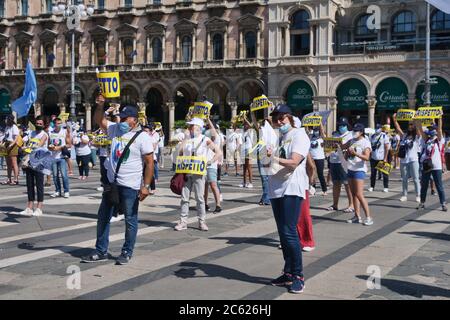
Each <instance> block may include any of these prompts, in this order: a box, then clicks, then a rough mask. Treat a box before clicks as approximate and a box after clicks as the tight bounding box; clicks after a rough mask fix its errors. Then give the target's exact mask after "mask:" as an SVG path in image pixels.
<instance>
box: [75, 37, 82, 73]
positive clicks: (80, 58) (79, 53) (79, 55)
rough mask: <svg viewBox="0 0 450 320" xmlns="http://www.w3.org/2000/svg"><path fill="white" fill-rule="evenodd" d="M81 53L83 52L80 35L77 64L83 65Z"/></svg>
mask: <svg viewBox="0 0 450 320" xmlns="http://www.w3.org/2000/svg"><path fill="white" fill-rule="evenodd" d="M82 53H83V51H82V48H81V37H80V38H78V66H80V65H83V64H82V59H83V55H82ZM75 63H76V62H75ZM77 69H78V67H77Z"/></svg>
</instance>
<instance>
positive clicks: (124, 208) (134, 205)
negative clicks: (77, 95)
mask: <svg viewBox="0 0 450 320" xmlns="http://www.w3.org/2000/svg"><path fill="white" fill-rule="evenodd" d="M96 103H97V109H96V111H95V116H94V117H95V121H96V123H97V124H98V126H99V127H100V128H101V129H102V130H103V131H104V132H107V133H108V138H109V139H111V140H112V142H111V153H110V156H109V157H108V159H107V160H106V162H105V167H106V170H107V171H108V181H109V183H110V184H111V185H112V184H115V185H117V188H112V190H113V191H114V189H116V190H117V193H118V197H119V199H120V212H121V213H123V214H124V215H125V225H126V232H125V243H124V244H123V247H122V253H121V255H120V256H119V257H118V258H117V264H119V265H123V264H127V263H128V262H129V261H130V259H131V257H132V255H133V249H134V245H135V243H136V236H137V231H138V209H139V201H143V200H144V199H145V198H147V196H148V195H149V194H150V191H149V188H150V182H151V180H152V178H153V144H152V141H151V139H150V137H149V136H148V135H147V134H145V133H143V132H142V129H141V126H140V124H139V121H138V117H139V116H138V110H137V108H136V107H133V106H125V107H124V108H123V110H122V112H121V113H120V115H119V117H120V121H121V122H120V123H114V122H110V121H108V120H106V117H105V112H104V105H105V98H104V97H103V96H101V95H100V96H98V97H97V99H96ZM133 139H134V141H132V140H133ZM130 142H132V143H131V145H130V147H129V149H128V150H126V149H127V148H126V147H127V145H129V144H130ZM119 162H121V166H120V168H119V170H117V169H118V168H117V167H118V163H119ZM144 163H145V172H144ZM111 185H109V186H105V190H108V189H110V188H111ZM113 193H114V192H111V193H108V192H104V193H103V198H102V203H101V205H100V208H99V211H98V222H97V242H96V245H95V247H96V250H95V252H94V253H93V254H91V255H90V256H87V257H84V258H83V259H82V261H83V262H99V261H106V260H107V259H108V245H109V227H110V220H111V217H112V215H113V213H114V210H115V207H114V205H113V204H112V203H111V201H110V199H111V194H113Z"/></svg>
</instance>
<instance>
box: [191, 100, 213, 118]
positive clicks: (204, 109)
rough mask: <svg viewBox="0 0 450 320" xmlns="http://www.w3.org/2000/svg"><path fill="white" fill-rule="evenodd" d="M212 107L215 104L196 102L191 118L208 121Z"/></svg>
mask: <svg viewBox="0 0 450 320" xmlns="http://www.w3.org/2000/svg"><path fill="white" fill-rule="evenodd" d="M212 106H213V104H212V103H211V102H208V101H203V102H196V103H195V104H194V107H193V109H192V113H191V117H192V118H200V119H207V118H208V117H209V113H210V112H211V108H212Z"/></svg>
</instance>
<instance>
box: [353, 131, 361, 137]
mask: <svg viewBox="0 0 450 320" xmlns="http://www.w3.org/2000/svg"><path fill="white" fill-rule="evenodd" d="M360 136H361V132H359V131H356V132H353V139H358V138H359V137H360Z"/></svg>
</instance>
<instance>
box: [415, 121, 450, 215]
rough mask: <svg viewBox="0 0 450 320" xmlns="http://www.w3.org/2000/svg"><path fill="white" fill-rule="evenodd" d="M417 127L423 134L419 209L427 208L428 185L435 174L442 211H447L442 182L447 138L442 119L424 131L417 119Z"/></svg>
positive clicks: (434, 179)
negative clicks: (443, 133) (444, 133)
mask: <svg viewBox="0 0 450 320" xmlns="http://www.w3.org/2000/svg"><path fill="white" fill-rule="evenodd" d="M416 127H417V129H418V131H419V133H420V135H421V136H422V139H420V145H421V150H422V152H421V154H420V163H421V164H422V184H421V189H420V204H419V206H418V207H417V209H418V210H421V209H425V200H426V199H427V191H428V185H429V183H430V179H431V176H433V181H434V183H435V185H436V189H437V191H438V195H439V201H440V203H441V206H442V211H444V212H445V211H447V204H446V201H445V190H444V184H443V182H442V171H443V164H444V148H445V139H444V137H443V135H442V119H438V125H437V126H436V125H433V126H430V127H428V129H427V130H426V131H425V132H424V131H423V129H422V126H421V123H420V121H419V120H417V121H416Z"/></svg>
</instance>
